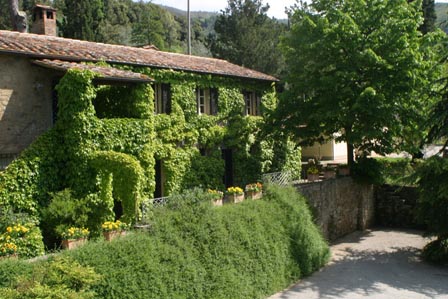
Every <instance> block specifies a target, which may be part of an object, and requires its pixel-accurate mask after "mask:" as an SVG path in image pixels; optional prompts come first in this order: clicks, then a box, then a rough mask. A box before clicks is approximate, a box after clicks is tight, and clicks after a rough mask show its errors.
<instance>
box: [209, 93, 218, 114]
mask: <svg viewBox="0 0 448 299" xmlns="http://www.w3.org/2000/svg"><path fill="white" fill-rule="evenodd" d="M210 113H211V114H212V115H216V114H218V89H217V88H211V89H210Z"/></svg>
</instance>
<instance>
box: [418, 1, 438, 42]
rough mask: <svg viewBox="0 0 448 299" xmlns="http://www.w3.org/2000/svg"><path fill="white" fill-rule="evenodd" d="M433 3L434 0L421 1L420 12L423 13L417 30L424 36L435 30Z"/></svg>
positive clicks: (435, 18) (435, 16)
mask: <svg viewBox="0 0 448 299" xmlns="http://www.w3.org/2000/svg"><path fill="white" fill-rule="evenodd" d="M434 2H435V1H434V0H423V1H422V11H423V18H424V20H423V24H421V25H420V28H419V30H420V31H421V32H422V33H423V34H426V33H428V32H431V31H434V30H436V20H437V15H436V11H435V3H434Z"/></svg>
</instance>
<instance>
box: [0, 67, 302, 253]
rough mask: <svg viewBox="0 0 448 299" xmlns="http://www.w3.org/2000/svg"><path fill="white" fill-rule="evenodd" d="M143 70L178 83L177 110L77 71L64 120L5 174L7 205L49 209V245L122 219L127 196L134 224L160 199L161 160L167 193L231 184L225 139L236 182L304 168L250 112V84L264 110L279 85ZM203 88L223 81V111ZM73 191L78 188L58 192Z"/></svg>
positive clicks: (63, 107)
mask: <svg viewBox="0 0 448 299" xmlns="http://www.w3.org/2000/svg"><path fill="white" fill-rule="evenodd" d="M141 71H142V72H145V73H147V74H149V75H150V76H151V77H154V78H156V79H157V80H160V81H161V82H167V83H170V84H171V87H172V88H171V93H172V113H171V114H170V115H166V114H158V115H154V114H153V111H154V108H153V103H154V92H153V91H152V89H151V88H150V87H149V86H148V85H144V84H142V85H135V86H133V88H131V87H130V86H121V87H118V86H100V87H98V88H96V87H95V86H94V85H93V84H92V80H93V79H94V77H95V74H94V73H91V72H80V71H77V70H70V71H69V72H67V74H66V75H65V76H64V77H63V78H62V79H61V81H60V83H59V84H58V86H57V91H58V95H59V111H58V119H57V122H56V124H55V127H54V128H53V129H51V130H50V132H48V133H47V134H45V135H43V137H40V138H39V139H38V140H37V142H35V143H34V144H33V145H31V147H30V148H29V149H28V150H27V151H25V152H24V154H23V155H22V156H21V158H20V159H18V160H17V161H15V162H14V163H13V164H12V165H11V166H10V167H9V168H8V169H7V170H6V171H5V172H4V173H2V174H1V175H0V187H2V188H0V195H2V196H1V197H0V203H1V204H2V205H4V206H6V207H11V208H12V209H13V210H14V211H25V212H28V213H30V214H31V215H33V216H36V217H37V216H42V219H43V222H42V223H43V224H42V226H43V228H44V230H45V233H46V234H48V235H47V236H46V242H47V244H49V245H50V246H52V245H53V244H55V243H57V241H58V238H57V237H56V235H57V230H61V229H62V228H66V226H78V227H82V226H84V227H88V228H89V230H90V231H91V232H92V234H93V236H96V235H98V234H99V228H100V224H101V223H102V222H103V221H105V220H112V218H113V217H114V215H113V213H112V209H113V207H114V204H118V203H121V206H122V207H123V212H124V215H123V217H124V218H123V221H124V222H126V223H132V222H134V221H135V219H136V218H137V217H138V208H139V205H140V203H141V201H142V199H144V198H146V199H148V198H151V197H153V194H154V191H155V187H156V186H155V165H156V160H159V161H160V162H161V165H162V167H163V171H164V178H165V182H164V195H165V196H166V195H170V194H172V193H176V192H180V191H182V190H183V189H187V188H191V187H194V186H199V185H201V186H203V187H209V188H218V189H222V188H223V187H224V186H223V183H222V178H223V175H224V161H223V159H222V157H221V150H220V149H221V148H222V147H225V148H231V149H233V151H234V155H233V159H234V161H233V164H234V176H235V184H238V185H241V186H244V185H246V184H247V183H251V182H255V181H259V180H260V179H261V174H262V173H264V172H269V171H282V170H291V171H292V172H293V173H295V174H296V175H298V173H299V172H300V152H299V149H298V148H297V146H296V144H295V143H294V142H292V139H290V138H289V137H284V136H283V137H282V139H280V140H275V137H274V136H268V135H266V134H264V132H265V131H268V127H269V126H270V125H269V124H268V123H266V122H265V120H264V118H262V117H253V116H242V112H243V108H244V100H243V96H242V94H241V90H253V91H256V92H259V93H260V95H262V96H263V99H266V103H263V107H262V109H263V111H266V113H272V111H274V110H275V107H276V102H277V101H276V97H275V90H274V89H273V87H272V86H270V85H268V84H266V83H260V82H258V83H257V84H253V82H252V81H247V82H239V81H237V80H236V79H229V78H222V77H213V76H205V75H202V76H201V75H197V74H188V73H183V72H173V71H161V70H157V71H151V70H149V69H142V70H141ZM196 86H199V87H203V88H207V87H213V88H217V89H218V91H219V100H218V105H219V112H218V114H217V115H213V116H210V115H197V114H196V105H197V104H196V98H195V92H194V90H195V88H196ZM98 116H101V117H103V118H99V117H98ZM129 117H132V118H129ZM271 131H272V130H271ZM199 150H200V151H201V152H203V153H204V155H199V152H200V151H199ZM64 189H69V191H68V190H67V191H63V192H61V193H58V192H60V191H61V190H64ZM50 193H54V194H55V195H54V197H53V198H51V196H50ZM64 202H70V203H68V204H64ZM47 206H49V207H48V209H46V210H45V213H42V215H39V214H38V211H40V210H42V208H45V207H47ZM115 216H120V215H115ZM59 225H62V226H61V227H59V228H57V230H56V231H55V228H56V227H58V226H59Z"/></svg>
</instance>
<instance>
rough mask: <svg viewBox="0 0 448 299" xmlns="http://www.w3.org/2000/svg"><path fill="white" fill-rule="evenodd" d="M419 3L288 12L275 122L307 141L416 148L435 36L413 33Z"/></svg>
mask: <svg viewBox="0 0 448 299" xmlns="http://www.w3.org/2000/svg"><path fill="white" fill-rule="evenodd" d="M420 7H421V1H414V2H412V3H408V2H407V1H406V0H370V1H367V0H314V1H312V3H311V4H310V5H309V6H308V5H306V4H303V5H299V6H298V7H296V9H295V10H294V11H293V15H292V19H291V21H292V29H291V32H290V34H289V35H288V36H287V37H286V38H285V39H284V41H283V49H284V52H285V55H286V59H287V65H288V67H289V74H288V77H287V82H288V89H287V91H286V92H285V93H284V96H283V99H282V101H281V105H280V109H279V115H278V119H277V122H278V125H279V126H282V127H283V128H285V129H288V130H290V131H291V132H293V133H295V134H296V135H297V136H298V137H299V138H302V139H303V141H304V142H306V143H312V142H316V141H318V142H323V141H325V140H327V139H330V138H336V140H338V141H345V142H347V144H348V146H347V154H348V158H349V163H350V164H351V163H352V162H353V160H354V157H353V155H354V154H353V150H354V149H358V150H360V151H361V152H368V151H375V152H377V153H380V154H387V153H391V152H393V151H397V150H407V151H409V152H413V151H416V150H417V148H418V145H419V142H417V141H416V140H415V139H419V138H422V135H421V132H422V130H421V126H420V125H421V119H422V118H423V117H424V116H425V113H426V112H427V108H428V102H430V101H429V98H428V97H426V96H425V95H424V94H425V93H426V92H427V91H425V90H424V88H425V87H426V86H428V85H429V82H430V81H431V80H432V79H433V78H432V76H434V75H435V68H434V65H435V61H434V59H433V58H434V57H433V52H432V50H431V46H432V42H433V41H434V35H432V34H428V35H426V36H425V37H424V38H423V37H422V35H421V33H420V32H419V31H418V28H419V26H420V24H421V22H422V20H423V18H422V16H421V11H420Z"/></svg>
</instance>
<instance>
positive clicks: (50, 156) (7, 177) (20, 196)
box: [0, 131, 61, 217]
mask: <svg viewBox="0 0 448 299" xmlns="http://www.w3.org/2000/svg"><path fill="white" fill-rule="evenodd" d="M58 143H59V139H58V138H57V136H56V134H54V132H51V131H50V132H47V133H45V134H43V135H41V136H40V137H39V138H38V140H37V141H36V142H34V143H33V145H32V146H31V147H29V148H27V149H26V150H24V151H23V152H22V153H21V155H20V157H19V158H18V159H17V160H15V161H14V162H12V163H11V164H10V165H9V166H8V169H7V170H6V171H3V172H0V209H1V208H6V209H12V210H13V211H14V212H24V213H28V214H29V215H30V216H32V217H37V215H38V205H39V204H40V205H42V204H46V203H47V202H48V195H47V194H48V192H49V191H52V190H54V189H57V188H58V187H59V186H60V182H61V178H60V176H59V174H58V169H57V165H58V163H59V160H58V158H57V156H56V153H55V151H56V149H55V147H54V145H55V144H58Z"/></svg>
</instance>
